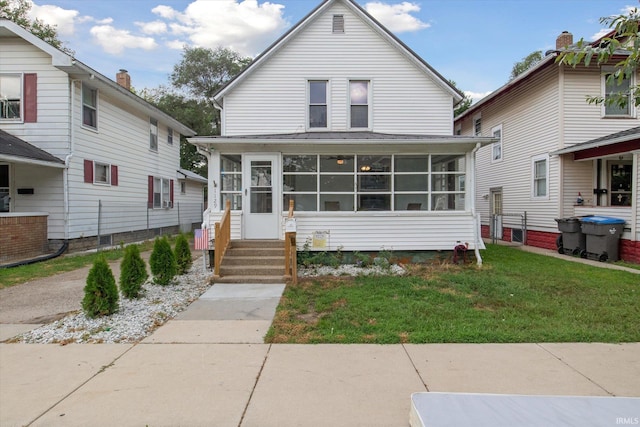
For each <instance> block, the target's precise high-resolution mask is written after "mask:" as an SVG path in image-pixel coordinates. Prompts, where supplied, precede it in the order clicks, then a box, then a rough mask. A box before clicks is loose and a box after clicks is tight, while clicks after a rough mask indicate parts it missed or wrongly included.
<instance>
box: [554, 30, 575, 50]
mask: <svg viewBox="0 0 640 427" xmlns="http://www.w3.org/2000/svg"><path fill="white" fill-rule="evenodd" d="M572 44H573V34H571V33H570V32H569V31H563V32H562V34H560V35H559V36H558V38H557V39H556V50H560V49H564V48H565V47H567V46H569V45H572Z"/></svg>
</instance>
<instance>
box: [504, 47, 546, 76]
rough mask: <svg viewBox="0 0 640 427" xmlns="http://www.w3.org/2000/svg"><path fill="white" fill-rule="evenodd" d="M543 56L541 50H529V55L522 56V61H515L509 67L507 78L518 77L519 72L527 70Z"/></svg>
mask: <svg viewBox="0 0 640 427" xmlns="http://www.w3.org/2000/svg"><path fill="white" fill-rule="evenodd" d="M542 58H544V56H543V55H542V51H541V50H536V51H535V52H531V53H530V54H529V55H527V56H525V57H524V58H522V61H520V62H516V63H515V64H513V68H512V69H511V75H510V76H509V80H513V79H515V78H516V77H518V76H519V75H520V74H522V73H524V72H525V71H527V70H528V69H529V68H532V67H533V66H534V65H536V64H537V63H538V62H540V61H542Z"/></svg>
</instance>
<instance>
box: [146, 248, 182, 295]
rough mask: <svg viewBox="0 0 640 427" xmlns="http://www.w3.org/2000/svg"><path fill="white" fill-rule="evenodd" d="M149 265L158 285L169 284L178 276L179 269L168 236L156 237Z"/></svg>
mask: <svg viewBox="0 0 640 427" xmlns="http://www.w3.org/2000/svg"><path fill="white" fill-rule="evenodd" d="M149 266H150V267H151V274H153V281H154V283H156V284H158V285H162V286H165V285H168V284H170V283H171V282H172V281H173V278H174V277H176V274H177V271H178V266H177V264H176V257H175V255H174V253H173V251H172V250H171V245H169V241H168V240H167V238H166V237H158V238H156V241H155V242H154V244H153V251H152V252H151V257H149Z"/></svg>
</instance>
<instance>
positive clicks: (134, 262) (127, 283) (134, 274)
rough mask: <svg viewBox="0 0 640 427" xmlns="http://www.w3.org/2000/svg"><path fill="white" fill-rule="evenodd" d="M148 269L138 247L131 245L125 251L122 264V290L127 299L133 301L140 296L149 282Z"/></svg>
mask: <svg viewBox="0 0 640 427" xmlns="http://www.w3.org/2000/svg"><path fill="white" fill-rule="evenodd" d="M147 277H149V275H148V274H147V267H146V265H145V263H144V260H143V259H142V257H141V256H140V250H139V249H138V246H137V245H129V246H127V248H126V249H125V252H124V258H123V259H122V264H120V290H121V291H122V295H124V297H125V298H129V299H133V298H138V297H139V296H140V290H141V289H142V284H143V283H144V282H145V280H147Z"/></svg>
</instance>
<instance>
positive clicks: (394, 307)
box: [266, 245, 640, 344]
mask: <svg viewBox="0 0 640 427" xmlns="http://www.w3.org/2000/svg"><path fill="white" fill-rule="evenodd" d="M482 255H483V258H484V266H483V267H482V268H480V269H479V268H477V267H476V266H475V265H466V266H454V265H451V264H440V265H431V266H426V265H423V266H412V268H411V270H412V272H411V274H410V275H408V276H405V277H388V276H384V277H357V278H338V279H333V278H313V279H304V280H302V281H301V282H300V283H299V284H298V285H296V286H288V287H287V289H286V290H285V293H284V295H283V298H282V300H281V303H280V306H279V307H278V310H277V313H276V318H275V320H274V322H273V325H272V327H271V329H270V330H269V332H268V334H267V337H266V340H267V341H268V342H279V343H282V342H287V343H381V344H382V343H401V342H402V343H403V342H409V343H442V342H467V343H485V342H498V343H499V342H636V341H640V326H639V325H640V311H639V310H638V307H639V305H640V275H637V274H633V273H629V272H625V271H618V270H611V269H605V268H598V267H592V266H588V265H584V264H580V263H574V262H571V261H566V260H562V259H556V258H551V257H545V256H543V255H537V254H532V253H527V252H524V251H521V250H518V249H515V248H509V247H504V246H498V245H489V247H488V249H487V250H486V251H483V253H482Z"/></svg>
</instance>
